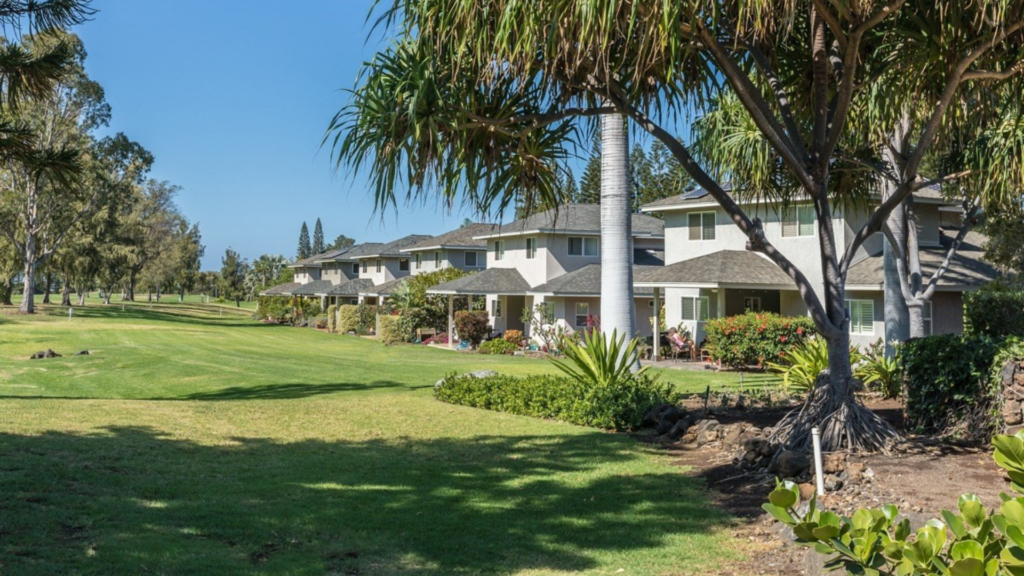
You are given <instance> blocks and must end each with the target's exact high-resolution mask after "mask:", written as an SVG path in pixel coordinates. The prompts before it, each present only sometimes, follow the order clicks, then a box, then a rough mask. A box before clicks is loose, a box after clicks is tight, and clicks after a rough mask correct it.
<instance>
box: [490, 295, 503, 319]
mask: <svg viewBox="0 0 1024 576" xmlns="http://www.w3.org/2000/svg"><path fill="white" fill-rule="evenodd" d="M491 316H494V317H495V318H501V299H499V298H495V299H494V300H491Z"/></svg>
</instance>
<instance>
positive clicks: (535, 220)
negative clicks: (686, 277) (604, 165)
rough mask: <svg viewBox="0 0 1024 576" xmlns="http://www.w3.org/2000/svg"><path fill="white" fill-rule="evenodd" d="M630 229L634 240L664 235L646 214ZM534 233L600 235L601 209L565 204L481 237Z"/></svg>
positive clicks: (661, 227) (659, 222)
mask: <svg viewBox="0 0 1024 576" xmlns="http://www.w3.org/2000/svg"><path fill="white" fill-rule="evenodd" d="M632 225H633V235H634V236H663V235H664V234H665V223H664V222H663V221H662V220H661V219H660V218H655V217H653V216H647V215H646V214H633V222H632ZM534 230H538V231H540V232H548V233H558V234H564V233H570V232H577V233H581V232H588V233H594V234H596V233H599V232H600V231H601V205H600V204H567V205H565V206H561V207H559V208H557V209H555V208H552V209H551V210H547V211H544V212H539V213H537V214H533V215H532V216H527V217H526V218H521V219H519V220H516V221H514V222H511V223H509V224H504V225H501V226H499V227H497V228H496V229H495V231H494V232H492V233H491V234H482V235H481V236H483V237H487V236H491V235H515V234H523V233H527V232H532V231H534Z"/></svg>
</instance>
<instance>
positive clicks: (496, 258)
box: [428, 204, 664, 334]
mask: <svg viewBox="0 0 1024 576" xmlns="http://www.w3.org/2000/svg"><path fill="white" fill-rule="evenodd" d="M632 229H633V230H632V239H633V248H634V265H635V266H638V267H642V266H659V265H661V263H662V260H661V251H662V249H663V246H664V227H663V224H662V221H661V220H659V219H658V218H654V217H651V216H647V215H644V214H634V215H633V221H632ZM474 240H476V241H478V242H482V243H484V246H485V247H486V249H487V257H486V258H487V259H486V269H485V270H483V271H481V272H478V273H476V274H472V275H470V276H466V277H463V278H459V279H457V280H453V281H451V282H446V283H444V284H440V285H438V286H435V287H433V288H431V289H429V290H428V293H431V294H446V295H448V296H450V297H471V298H472V297H480V298H485V299H486V307H487V308H486V309H487V312H488V314H489V315H490V322H491V326H492V327H493V329H494V331H495V332H496V333H501V332H504V331H506V330H512V329H515V330H522V331H524V332H526V333H529V328H530V327H529V326H528V325H527V323H524V322H523V316H524V314H523V312H524V310H534V307H535V306H536V305H538V304H541V303H543V304H545V305H546V306H547V314H548V315H549V316H550V317H552V318H553V319H554V320H555V323H557V324H559V325H561V326H562V327H563V328H567V329H569V330H576V329H580V328H586V327H588V326H591V325H593V324H594V323H595V322H598V321H599V319H600V316H601V294H600V291H601V280H600V278H601V208H600V206H599V205H596V204H571V205H567V206H562V207H560V208H558V209H557V210H555V209H553V210H548V211H546V212H541V213H538V214H534V215H532V216H529V217H527V218H523V219H520V220H516V221H514V222H512V223H509V224H504V225H501V226H496V227H494V228H493V229H492V230H489V231H485V232H483V233H480V234H479V235H477V236H475V237H474ZM652 294H653V291H651V290H647V291H646V293H644V292H642V291H638V293H637V294H636V295H635V296H636V299H635V301H636V316H637V332H638V333H639V334H650V333H651V324H650V317H651V314H652V312H651V297H652Z"/></svg>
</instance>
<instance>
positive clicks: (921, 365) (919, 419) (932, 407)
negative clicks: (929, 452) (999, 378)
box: [900, 334, 1000, 432]
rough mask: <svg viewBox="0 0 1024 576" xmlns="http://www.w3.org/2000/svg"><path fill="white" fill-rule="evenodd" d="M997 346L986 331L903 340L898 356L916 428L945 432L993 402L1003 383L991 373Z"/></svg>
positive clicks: (909, 417) (908, 411) (909, 419)
mask: <svg viewBox="0 0 1024 576" xmlns="http://www.w3.org/2000/svg"><path fill="white" fill-rule="evenodd" d="M999 350H1000V346H999V344H998V343H997V342H996V341H995V340H993V339H991V338H989V337H987V336H971V335H968V336H959V335H956V334H942V335H939V336H929V337H927V338H916V339H913V340H909V341H907V342H906V343H904V344H903V346H902V350H901V354H900V359H901V362H902V364H903V371H904V383H905V389H906V419H907V425H908V426H909V427H911V428H913V429H915V430H917V431H918V432H941V431H944V430H950V429H953V428H955V427H957V426H958V425H959V424H960V423H962V422H964V421H965V420H972V419H974V418H976V417H977V416H978V413H979V411H985V410H988V409H989V408H991V407H992V406H994V403H995V402H996V401H997V399H998V396H999V384H998V382H994V381H993V379H992V378H991V377H990V374H991V371H992V364H993V361H994V360H995V358H996V355H997V354H998V353H999ZM993 424H994V422H992V421H991V420H990V421H988V422H985V423H979V422H971V425H987V426H991V425H993Z"/></svg>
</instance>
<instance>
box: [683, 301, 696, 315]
mask: <svg viewBox="0 0 1024 576" xmlns="http://www.w3.org/2000/svg"><path fill="white" fill-rule="evenodd" d="M683 320H696V317H695V316H694V315H693V298H686V297H684V298H683Z"/></svg>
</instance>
